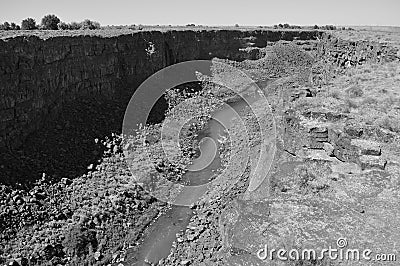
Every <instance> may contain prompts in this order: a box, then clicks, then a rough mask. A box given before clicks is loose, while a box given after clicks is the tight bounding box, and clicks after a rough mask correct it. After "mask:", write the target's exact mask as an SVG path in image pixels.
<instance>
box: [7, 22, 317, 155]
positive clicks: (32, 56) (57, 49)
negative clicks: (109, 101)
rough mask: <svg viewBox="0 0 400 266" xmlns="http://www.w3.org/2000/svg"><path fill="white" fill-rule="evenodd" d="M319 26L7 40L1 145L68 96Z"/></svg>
mask: <svg viewBox="0 0 400 266" xmlns="http://www.w3.org/2000/svg"><path fill="white" fill-rule="evenodd" d="M319 34H320V33H319V32H316V31H261V30H260V31H229V30H216V31H206V30H204V31H166V32H160V31H147V32H136V33H132V34H125V35H119V36H112V37H104V36H83V35H82V36H57V37H53V38H48V39H41V38H39V37H37V36H17V37H13V38H6V39H2V40H0V147H4V146H10V147H14V146H18V145H20V144H21V143H23V140H24V139H25V138H26V136H27V135H28V134H29V133H31V132H33V131H35V130H36V129H37V128H39V127H41V126H42V125H43V123H44V122H45V121H49V120H51V119H52V118H54V117H57V111H58V110H59V109H60V107H61V106H62V105H63V103H64V102H65V101H70V100H73V99H76V98H77V97H84V96H85V97H86V96H88V97H90V95H93V94H102V95H106V96H110V97H116V96H118V95H119V96H121V95H131V94H132V92H133V91H134V89H135V88H136V87H137V86H138V85H139V84H140V83H141V82H142V81H143V80H144V79H146V78H147V77H149V76H150V75H151V74H153V73H154V72H156V71H157V70H159V69H162V68H163V67H165V66H168V65H171V64H174V63H177V62H182V61H187V60H194V59H210V58H213V57H220V58H229V59H233V60H243V59H245V58H246V57H247V56H248V55H247V54H246V52H245V51H242V52H239V49H242V48H246V47H251V46H254V47H263V46H266V45H267V43H268V42H275V41H279V40H288V41H290V40H294V39H300V40H309V39H316V38H317V36H318V35H319Z"/></svg>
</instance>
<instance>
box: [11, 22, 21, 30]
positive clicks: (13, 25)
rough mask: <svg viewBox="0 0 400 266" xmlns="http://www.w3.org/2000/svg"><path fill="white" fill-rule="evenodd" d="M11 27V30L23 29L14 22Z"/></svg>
mask: <svg viewBox="0 0 400 266" xmlns="http://www.w3.org/2000/svg"><path fill="white" fill-rule="evenodd" d="M10 27H11V30H20V29H21V27H20V26H19V25H17V24H15V23H14V22H12V23H11V25H10Z"/></svg>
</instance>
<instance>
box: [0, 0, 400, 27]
mask: <svg viewBox="0 0 400 266" xmlns="http://www.w3.org/2000/svg"><path fill="white" fill-rule="evenodd" d="M47 14H55V15H57V16H58V17H59V18H60V19H61V20H62V21H65V22H72V21H77V22H79V21H82V20H84V19H91V20H95V21H98V22H100V24H101V25H132V24H143V25H186V24H189V23H194V24H196V25H209V26H213V25H226V26H233V25H235V24H239V25H243V26H268V25H274V24H279V23H289V24H291V25H315V24H317V25H327V24H329V25H330V24H332V25H353V26H357V25H372V26H376V25H379V26H400V0H329V1H328V0H297V1H296V0H273V1H271V0H241V1H237V0H230V1H229V0H197V1H193V0H169V1H166V0H143V1H139V0H96V1H94V0H64V1H58V0H0V23H3V22H4V21H9V22H15V23H17V24H20V23H21V21H22V20H23V19H25V18H27V17H32V18H34V19H35V20H36V22H40V21H41V18H42V17H43V16H45V15H47Z"/></svg>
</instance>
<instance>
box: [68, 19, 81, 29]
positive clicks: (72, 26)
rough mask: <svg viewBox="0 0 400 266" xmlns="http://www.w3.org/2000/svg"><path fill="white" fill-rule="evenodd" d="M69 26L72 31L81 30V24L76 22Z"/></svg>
mask: <svg viewBox="0 0 400 266" xmlns="http://www.w3.org/2000/svg"><path fill="white" fill-rule="evenodd" d="M68 26H69V29H70V30H79V29H80V28H81V25H80V23H78V22H75V21H73V22H71V23H69V24H68Z"/></svg>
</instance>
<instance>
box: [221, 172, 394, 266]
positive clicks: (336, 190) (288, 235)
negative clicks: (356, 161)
mask: <svg viewBox="0 0 400 266" xmlns="http://www.w3.org/2000/svg"><path fill="white" fill-rule="evenodd" d="M394 180H395V177H394V176H390V175H388V174H386V175H384V174H382V173H380V172H376V171H371V172H368V173H363V174H362V175H350V176H345V177H344V178H341V179H340V180H338V181H337V182H335V183H334V184H332V185H331V187H330V188H329V191H328V192H326V193H324V194H307V195H301V194H296V193H277V195H274V196H273V197H272V198H271V199H253V200H250V201H240V200H236V201H235V202H232V204H231V206H229V207H228V208H226V210H225V212H224V213H223V215H222V217H221V232H222V235H223V244H224V247H225V248H227V249H229V250H236V251H240V252H231V253H229V255H228V256H227V257H228V258H227V260H228V261H229V263H230V264H229V265H292V264H288V262H284V261H281V260H278V259H277V258H276V259H274V260H272V261H271V260H269V259H268V258H267V259H266V260H260V259H258V257H257V252H258V251H259V250H260V249H263V248H264V249H265V245H267V246H268V248H269V250H271V249H276V250H278V249H280V248H284V249H285V250H287V251H289V250H290V249H296V250H298V251H300V252H301V251H302V250H303V249H315V250H316V252H317V254H320V253H318V252H321V249H325V248H326V249H328V248H329V247H331V248H338V246H337V244H338V243H337V241H338V240H339V239H342V240H343V239H345V241H346V243H347V245H346V246H345V247H344V248H343V249H342V250H343V251H344V252H346V250H348V249H357V250H359V252H360V254H362V252H363V251H364V250H365V249H370V250H371V251H372V253H371V254H372V255H371V256H375V255H376V254H377V253H385V254H395V255H396V256H397V258H399V256H400V248H399V247H400V224H399V221H400V212H399V210H400V190H399V184H397V185H395V186H394V184H396V183H394V182H393V181H394ZM397 183H398V182H397ZM360 256H361V255H360ZM325 257H328V256H325ZM244 261H247V262H246V263H247V264H246V263H244ZM249 261H250V262H251V263H250V262H249ZM328 261H329V258H328ZM328 261H324V263H327V264H324V263H323V264H321V265H398V264H395V263H392V262H385V263H382V264H380V263H378V262H377V261H366V260H363V258H361V259H360V261H351V260H331V261H330V263H332V264H329V263H328ZM241 263H242V264H241ZM293 265H294V264H293ZM302 265H303V264H302ZM304 265H308V264H304Z"/></svg>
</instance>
